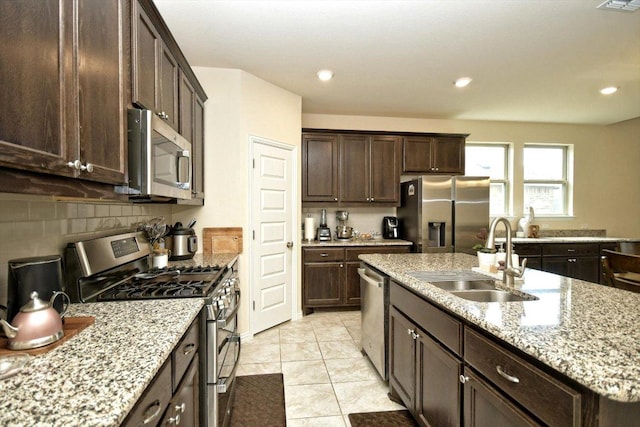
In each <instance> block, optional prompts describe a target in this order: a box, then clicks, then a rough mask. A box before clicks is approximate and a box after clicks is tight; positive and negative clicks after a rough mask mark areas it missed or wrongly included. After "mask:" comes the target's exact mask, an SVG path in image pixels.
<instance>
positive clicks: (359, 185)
mask: <svg viewBox="0 0 640 427" xmlns="http://www.w3.org/2000/svg"><path fill="white" fill-rule="evenodd" d="M369 156H370V151H369V137H368V136H367V135H340V160H339V165H340V179H339V183H340V184H339V185H340V191H339V194H340V196H339V198H340V202H341V203H353V202H356V203H357V202H365V203H367V202H369V201H370V194H371V188H370V185H369V184H370V169H369Z"/></svg>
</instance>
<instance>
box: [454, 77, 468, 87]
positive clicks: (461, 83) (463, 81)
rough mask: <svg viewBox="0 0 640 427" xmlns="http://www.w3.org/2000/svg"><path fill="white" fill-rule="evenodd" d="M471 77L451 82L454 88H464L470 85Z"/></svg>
mask: <svg viewBox="0 0 640 427" xmlns="http://www.w3.org/2000/svg"><path fill="white" fill-rule="evenodd" d="M471 80H472V78H471V77H460V78H459V79H458V80H456V81H455V82H453V84H454V85H455V86H456V87H466V86H467V85H468V84H469V83H471Z"/></svg>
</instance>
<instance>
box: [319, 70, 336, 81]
mask: <svg viewBox="0 0 640 427" xmlns="http://www.w3.org/2000/svg"><path fill="white" fill-rule="evenodd" d="M316 75H317V76H318V78H319V79H320V80H322V81H323V82H326V81H327V80H331V79H332V78H333V71H331V70H320V71H318V72H317V73H316Z"/></svg>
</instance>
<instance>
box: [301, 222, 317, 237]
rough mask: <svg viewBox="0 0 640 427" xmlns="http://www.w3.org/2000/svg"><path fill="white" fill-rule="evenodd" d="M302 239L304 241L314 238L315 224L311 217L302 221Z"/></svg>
mask: <svg viewBox="0 0 640 427" xmlns="http://www.w3.org/2000/svg"><path fill="white" fill-rule="evenodd" d="M304 238H305V240H314V239H315V238H316V224H315V220H314V219H313V218H312V217H307V218H305V219H304Z"/></svg>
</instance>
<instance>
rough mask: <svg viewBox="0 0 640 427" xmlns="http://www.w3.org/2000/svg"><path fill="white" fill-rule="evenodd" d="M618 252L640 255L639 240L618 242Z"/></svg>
mask: <svg viewBox="0 0 640 427" xmlns="http://www.w3.org/2000/svg"><path fill="white" fill-rule="evenodd" d="M618 252H624V253H626V254H636V255H640V242H619V243H618Z"/></svg>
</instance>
